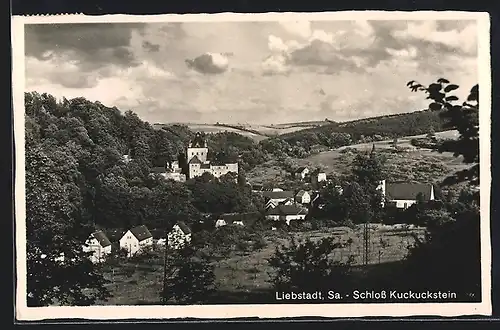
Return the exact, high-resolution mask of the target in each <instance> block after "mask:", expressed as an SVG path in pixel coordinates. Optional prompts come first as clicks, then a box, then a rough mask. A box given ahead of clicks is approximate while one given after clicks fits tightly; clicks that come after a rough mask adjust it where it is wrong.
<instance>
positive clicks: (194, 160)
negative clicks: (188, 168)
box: [189, 156, 203, 164]
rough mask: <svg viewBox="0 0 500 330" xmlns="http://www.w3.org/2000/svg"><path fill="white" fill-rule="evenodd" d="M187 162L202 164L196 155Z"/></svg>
mask: <svg viewBox="0 0 500 330" xmlns="http://www.w3.org/2000/svg"><path fill="white" fill-rule="evenodd" d="M189 164H203V163H202V161H201V160H200V159H199V158H198V156H194V157H193V158H191V160H190V161H189Z"/></svg>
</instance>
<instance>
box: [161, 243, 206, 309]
mask: <svg viewBox="0 0 500 330" xmlns="http://www.w3.org/2000/svg"><path fill="white" fill-rule="evenodd" d="M165 269H166V271H167V273H166V274H165V281H166V282H165V287H164V289H165V290H164V291H163V292H162V293H161V297H162V301H163V303H167V302H168V301H170V300H172V299H173V300H174V301H175V302H176V303H180V304H198V303H203V302H205V301H206V300H207V298H208V296H209V295H210V294H211V293H213V292H214V290H215V289H216V286H215V274H214V267H213V266H212V265H211V264H210V262H209V260H208V259H207V257H206V256H205V255H202V254H200V253H196V251H195V250H194V249H193V248H192V247H190V246H187V245H186V246H184V247H183V248H181V249H179V250H175V251H171V252H169V255H168V258H167V265H166V267H165Z"/></svg>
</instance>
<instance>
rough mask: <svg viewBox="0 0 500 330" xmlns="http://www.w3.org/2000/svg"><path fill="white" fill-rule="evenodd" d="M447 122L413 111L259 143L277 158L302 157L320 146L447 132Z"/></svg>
mask: <svg viewBox="0 0 500 330" xmlns="http://www.w3.org/2000/svg"><path fill="white" fill-rule="evenodd" d="M445 122H446V120H445V119H444V118H441V117H440V112H439V111H438V112H433V111H425V110H423V111H416V112H411V113H404V114H396V115H387V116H380V117H373V118H368V119H359V120H354V121H350V122H345V123H331V124H327V125H321V126H320V127H315V128H310V129H304V130H300V131H296V132H293V133H288V134H282V135H280V136H279V137H273V138H270V139H266V140H263V141H261V142H260V143H259V144H260V145H261V146H262V149H263V150H264V151H266V152H267V153H270V154H274V155H275V156H276V157H277V158H282V157H285V156H290V157H296V158H305V157H308V156H309V155H311V154H313V153H315V152H317V150H321V148H319V147H325V148H339V147H343V146H348V145H351V144H356V143H367V142H375V141H380V140H384V139H392V138H398V137H401V136H409V135H420V134H426V133H428V132H429V127H433V129H435V131H443V130H446V127H445V126H444V124H445Z"/></svg>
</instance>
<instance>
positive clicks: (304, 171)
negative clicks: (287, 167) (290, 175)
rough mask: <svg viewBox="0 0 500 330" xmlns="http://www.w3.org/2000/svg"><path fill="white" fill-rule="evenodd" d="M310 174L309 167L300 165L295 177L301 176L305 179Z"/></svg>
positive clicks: (300, 177)
mask: <svg viewBox="0 0 500 330" xmlns="http://www.w3.org/2000/svg"><path fill="white" fill-rule="evenodd" d="M308 174H309V169H308V168H307V167H304V166H303V167H299V168H298V169H297V170H296V171H295V177H296V178H299V179H301V180H304V179H305V178H306V176H307V175H308Z"/></svg>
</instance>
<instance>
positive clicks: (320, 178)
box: [311, 172, 326, 183]
mask: <svg viewBox="0 0 500 330" xmlns="http://www.w3.org/2000/svg"><path fill="white" fill-rule="evenodd" d="M324 181H326V173H325V172H315V173H313V174H311V183H319V182H324Z"/></svg>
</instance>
